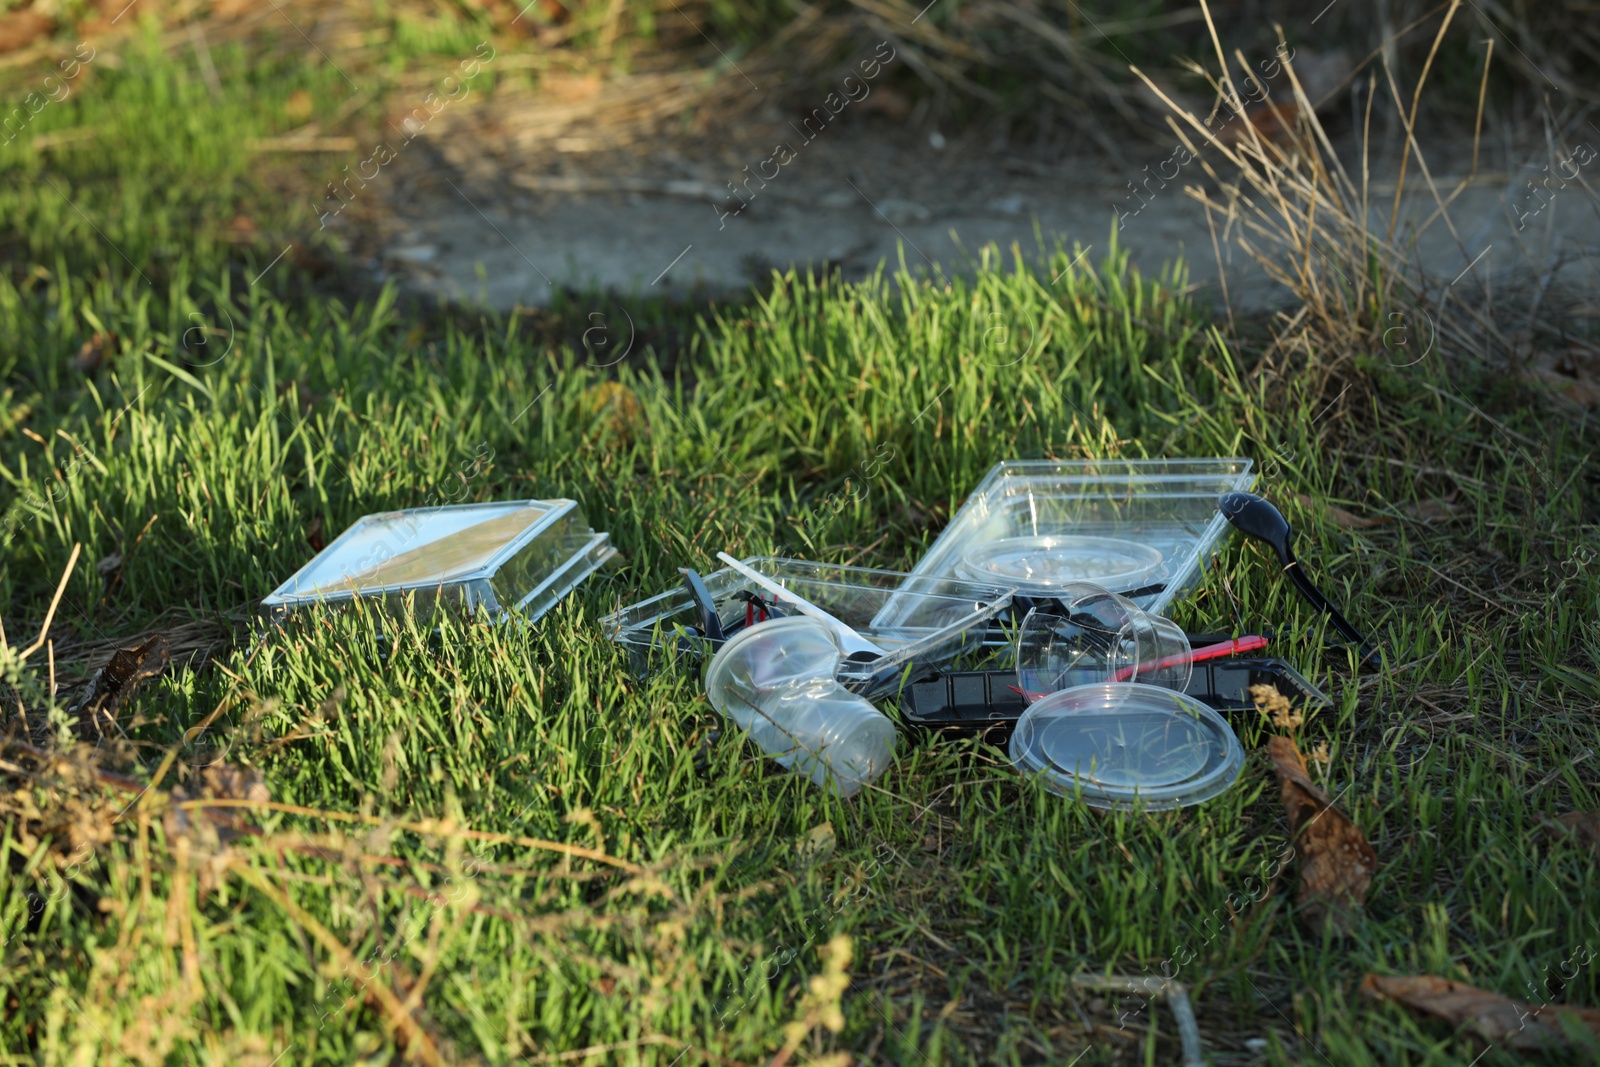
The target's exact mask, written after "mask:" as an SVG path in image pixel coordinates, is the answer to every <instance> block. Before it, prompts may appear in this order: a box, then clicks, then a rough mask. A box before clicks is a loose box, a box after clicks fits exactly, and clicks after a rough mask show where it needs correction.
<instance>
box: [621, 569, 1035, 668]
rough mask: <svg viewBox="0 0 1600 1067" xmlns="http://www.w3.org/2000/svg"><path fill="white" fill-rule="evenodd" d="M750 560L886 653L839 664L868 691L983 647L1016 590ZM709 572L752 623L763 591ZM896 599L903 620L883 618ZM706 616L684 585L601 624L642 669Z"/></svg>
mask: <svg viewBox="0 0 1600 1067" xmlns="http://www.w3.org/2000/svg"><path fill="white" fill-rule="evenodd" d="M742 562H743V563H745V564H746V565H747V566H749V567H751V568H752V569H754V570H755V571H757V572H758V573H760V574H762V575H764V576H765V577H768V578H771V579H772V580H773V581H776V582H777V583H778V584H780V585H782V586H784V587H786V588H789V589H793V590H794V591H795V592H796V593H797V594H799V595H800V596H802V597H804V598H805V599H807V600H809V601H810V602H811V603H813V604H815V605H816V606H817V607H819V608H821V609H822V610H824V611H826V612H828V613H829V614H830V615H832V616H834V617H835V618H837V619H838V620H839V621H840V622H842V623H844V624H845V625H846V626H849V627H851V628H852V629H854V630H856V631H857V632H858V633H860V634H861V636H863V637H865V638H868V639H869V640H871V641H872V642H873V643H874V644H876V645H878V646H879V647H881V648H883V649H884V650H885V655H884V656H882V657H881V658H877V659H872V660H866V661H857V660H843V661H841V662H840V664H839V668H838V674H837V678H838V680H839V681H840V682H841V683H842V684H843V685H845V686H846V687H847V688H849V689H851V690H852V691H854V692H858V693H862V694H864V695H866V696H877V695H880V694H883V693H888V692H893V691H894V690H895V689H897V688H898V687H899V685H900V684H901V680H902V679H903V678H904V677H906V676H907V674H908V673H909V674H911V675H913V676H915V675H916V674H919V673H923V671H924V669H925V668H930V667H937V666H939V665H941V664H944V663H948V662H949V661H950V660H952V659H954V658H956V657H957V656H959V655H961V654H963V653H965V652H971V651H974V650H976V649H978V648H979V647H981V646H982V644H983V642H984V636H985V632H986V630H987V627H988V624H989V621H990V620H991V619H993V618H995V617H996V616H998V615H999V614H1000V613H1001V612H1003V611H1005V610H1006V609H1007V608H1009V607H1010V606H1011V594H1010V593H1009V592H1008V591H1006V590H1004V589H1002V588H997V587H995V586H992V585H984V584H980V583H976V582H969V581H965V580H963V579H960V578H942V577H915V576H913V575H908V574H905V573H902V572H900V571H885V570H874V569H871V568H867V567H845V566H840V565H836V564H828V563H811V562H807V561H806V560H798V559H781V558H773V557H752V558H750V559H746V560H743V561H742ZM704 578H705V585H706V590H707V592H708V593H709V594H710V595H711V599H712V602H713V604H714V605H715V607H716V611H717V615H718V618H719V619H720V621H721V623H722V625H723V627H724V628H725V629H732V628H734V627H737V626H741V625H743V623H744V621H745V619H746V615H747V611H748V610H749V605H748V604H747V602H746V601H745V600H744V599H742V596H741V594H743V593H753V592H758V591H759V590H757V589H756V588H755V585H754V583H752V582H750V581H749V580H748V579H746V578H745V577H743V576H742V575H740V574H738V573H737V572H735V571H734V570H733V569H732V568H731V567H723V568H721V569H720V570H716V571H712V572H711V573H710V574H707V575H705V576H704ZM891 598H894V599H897V600H899V602H900V609H899V610H898V612H897V620H896V622H895V623H894V624H893V625H886V626H876V625H873V622H874V620H875V619H876V618H877V617H878V616H880V615H881V614H882V613H883V609H884V608H885V606H886V605H887V604H888V603H889V601H890V599H891ZM699 618H700V612H699V609H698V607H697V606H696V605H695V602H694V599H693V598H692V597H691V596H690V595H689V593H688V591H687V590H686V589H684V588H683V587H682V586H679V587H677V588H676V589H672V590H669V591H667V592H665V593H662V594H660V595H659V596H654V597H651V598H650V599H648V600H644V601H641V602H639V603H637V604H634V605H632V606H631V607H627V608H623V609H622V610H621V611H618V612H615V613H613V614H611V615H608V616H606V618H604V619H602V620H601V626H602V627H604V629H605V632H606V633H607V635H609V636H610V637H611V638H612V639H613V640H615V641H616V642H618V643H619V644H621V645H623V646H624V647H626V648H628V649H630V650H632V651H633V652H634V653H635V665H636V667H638V669H639V670H640V671H641V673H642V672H644V671H646V670H648V669H649V668H650V666H651V661H652V658H653V656H654V655H655V654H656V653H659V652H661V651H663V650H665V649H669V648H675V647H678V646H679V643H680V638H682V637H683V636H684V635H688V634H690V633H691V630H693V633H694V634H698V629H695V628H696V627H697V626H698V623H699ZM763 625H766V624H763ZM683 646H684V647H686V648H689V649H691V650H694V651H698V650H699V648H700V644H699V643H698V642H697V641H695V640H693V639H691V640H689V641H686V642H683Z"/></svg>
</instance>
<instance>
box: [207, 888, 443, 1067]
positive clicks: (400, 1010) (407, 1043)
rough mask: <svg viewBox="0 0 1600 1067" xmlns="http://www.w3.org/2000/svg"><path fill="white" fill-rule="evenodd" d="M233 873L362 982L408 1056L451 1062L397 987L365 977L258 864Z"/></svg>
mask: <svg viewBox="0 0 1600 1067" xmlns="http://www.w3.org/2000/svg"><path fill="white" fill-rule="evenodd" d="M233 873H234V874H236V875H237V876H238V877H239V878H240V879H241V880H242V881H244V882H247V883H249V884H250V885H251V886H253V887H254V888H255V890H256V892H258V893H260V894H261V895H262V896H264V897H266V898H267V899H268V900H270V901H272V903H274V904H276V905H277V906H278V907H280V908H282V909H283V911H284V912H285V914H287V915H289V916H290V917H291V918H293V919H294V921H295V922H297V923H299V924H300V926H301V927H302V928H303V929H304V930H305V931H306V932H307V933H309V934H310V935H311V936H312V937H313V938H315V939H316V940H317V943H318V944H320V945H321V946H322V947H323V948H324V949H326V950H327V951H328V954H329V955H331V956H332V957H333V958H334V959H335V960H337V961H338V962H339V963H340V964H342V965H343V968H344V970H343V973H345V974H348V975H349V976H350V978H351V980H353V981H354V982H355V983H356V984H357V985H359V986H361V988H362V989H363V990H364V991H365V992H366V993H367V995H368V996H370V997H371V998H372V999H373V1000H375V1001H376V1002H377V1003H378V1005H379V1006H380V1007H381V1008H382V1010H383V1017H384V1026H385V1028H386V1029H388V1030H389V1031H390V1032H391V1033H393V1034H395V1036H396V1038H397V1039H398V1040H399V1041H401V1042H402V1043H403V1045H404V1048H405V1052H406V1056H407V1058H408V1059H412V1060H415V1061H418V1062H420V1063H425V1064H429V1065H430V1067H433V1065H440V1064H444V1063H446V1062H448V1061H446V1060H445V1059H444V1057H443V1056H441V1055H440V1054H439V1047H438V1046H437V1045H436V1044H434V1041H433V1038H432V1037H431V1036H429V1034H428V1032H427V1030H426V1029H425V1028H424V1027H423V1025H422V1024H421V1023H420V1022H419V1021H418V1020H417V1018H416V1016H415V1015H414V1014H413V1013H412V1012H410V1011H408V1010H407V1009H406V1007H405V1005H404V1004H402V1003H401V1002H400V998H399V997H397V996H395V995H394V991H393V990H392V989H390V988H389V987H388V985H386V984H385V983H383V982H380V981H376V980H373V979H368V978H364V977H362V975H361V964H360V961H358V960H357V959H356V958H355V956H354V955H352V954H351V952H350V950H349V949H347V948H345V946H344V942H342V941H340V940H339V939H338V938H337V937H335V936H334V934H333V932H332V931H331V930H329V929H328V928H327V927H326V926H323V925H322V923H320V922H318V921H317V919H316V917H315V916H314V915H311V914H310V913H309V912H307V911H306V910H305V909H304V908H302V907H300V906H299V905H298V904H296V903H295V902H294V900H293V899H292V898H291V897H290V896H289V894H288V893H286V892H284V891H283V890H281V889H279V888H277V887H276V886H274V885H272V884H271V883H270V882H268V881H267V880H266V879H265V878H264V877H262V875H261V872H259V871H257V870H256V869H255V868H254V867H251V866H249V865H248V864H242V863H241V864H234V865H233Z"/></svg>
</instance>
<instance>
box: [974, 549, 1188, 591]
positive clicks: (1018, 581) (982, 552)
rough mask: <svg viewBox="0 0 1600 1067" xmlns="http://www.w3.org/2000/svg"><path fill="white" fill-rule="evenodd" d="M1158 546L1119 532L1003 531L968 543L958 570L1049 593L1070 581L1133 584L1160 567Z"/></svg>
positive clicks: (1110, 585) (1110, 586)
mask: <svg viewBox="0 0 1600 1067" xmlns="http://www.w3.org/2000/svg"><path fill="white" fill-rule="evenodd" d="M1162 558H1163V557H1162V555H1161V550H1160V549H1157V548H1152V547H1151V546H1149V545H1141V544H1140V543H1139V542H1137V541H1128V540H1124V539H1123V538H1120V537H1074V536H1071V535H1057V536H1049V535H1046V536H1042V537H1004V538H1001V539H1000V540H998V541H991V542H989V543H988V544H980V545H977V546H976V547H974V548H972V549H970V550H969V551H968V552H967V554H966V556H965V557H963V559H962V561H961V565H960V568H959V570H960V572H961V574H962V576H963V577H965V578H969V579H971V580H972V581H977V582H993V583H996V584H1003V585H1007V586H1016V588H1017V591H1018V592H1022V593H1044V594H1050V593H1053V592H1055V591H1056V590H1058V589H1060V588H1062V587H1063V586H1066V585H1069V584H1072V583H1075V582H1093V583H1094V584H1096V585H1100V586H1104V587H1106V588H1107V589H1135V588H1137V587H1138V586H1141V585H1143V584H1145V581H1146V579H1148V578H1149V577H1150V576H1151V575H1153V574H1155V573H1156V572H1157V571H1158V570H1160V569H1161V561H1162Z"/></svg>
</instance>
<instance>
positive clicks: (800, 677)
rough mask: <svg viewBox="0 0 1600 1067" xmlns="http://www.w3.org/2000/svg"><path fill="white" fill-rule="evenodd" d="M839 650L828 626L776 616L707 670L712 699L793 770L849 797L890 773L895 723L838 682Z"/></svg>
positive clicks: (735, 641) (737, 640)
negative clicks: (875, 779) (836, 671)
mask: <svg viewBox="0 0 1600 1067" xmlns="http://www.w3.org/2000/svg"><path fill="white" fill-rule="evenodd" d="M839 658H840V654H839V646H838V645H837V644H836V643H835V642H834V639H833V635H832V634H830V633H829V632H828V630H827V628H826V627H824V626H823V625H822V624H821V623H818V622H815V621H814V620H812V619H808V618H804V617H791V618H786V619H774V620H772V621H771V622H764V623H761V624H759V625H757V626H752V627H750V628H748V629H745V630H741V631H740V632H739V633H737V634H735V635H734V636H733V637H732V638H731V639H729V641H728V642H727V643H726V644H725V645H723V646H722V648H721V650H720V651H718V652H717V654H716V656H715V657H713V658H712V660H711V666H710V667H709V668H708V669H707V671H706V695H707V696H709V697H710V698H711V704H712V706H713V707H715V708H716V709H717V710H718V711H719V712H721V713H722V715H723V716H724V717H726V718H727V719H728V720H729V721H730V722H733V723H734V724H735V725H737V726H740V727H742V728H743V729H745V730H746V731H748V732H749V734H750V739H751V740H752V741H754V742H755V743H756V744H757V745H758V746H759V747H760V748H761V750H762V751H763V752H765V753H767V754H768V755H769V756H771V757H773V758H774V759H776V760H777V761H778V762H779V763H781V764H783V765H784V766H785V767H791V768H793V769H794V770H795V771H797V772H798V773H800V774H804V775H806V776H807V777H808V778H810V780H811V782H812V784H814V785H817V786H821V787H823V788H828V783H829V782H830V781H831V782H832V786H833V788H834V790H835V791H836V792H837V793H838V795H840V796H843V797H849V796H853V795H855V794H856V793H857V792H859V791H860V789H861V787H862V786H863V785H865V784H867V783H868V782H870V781H872V780H873V779H874V778H877V777H878V776H879V775H881V774H882V773H883V772H884V771H885V770H887V769H888V767H889V764H890V762H891V761H892V760H893V759H894V740H895V733H894V724H893V723H891V722H890V721H889V720H888V719H887V718H886V717H885V716H884V715H883V713H882V712H880V711H878V709H877V708H875V707H873V706H872V704H871V702H869V701H868V700H866V699H865V698H863V697H860V696H857V695H856V694H854V693H852V692H850V691H849V690H848V689H846V688H845V687H844V686H842V685H840V684H839V683H838V682H836V681H835V680H834V671H835V669H836V668H837V666H838V663H839Z"/></svg>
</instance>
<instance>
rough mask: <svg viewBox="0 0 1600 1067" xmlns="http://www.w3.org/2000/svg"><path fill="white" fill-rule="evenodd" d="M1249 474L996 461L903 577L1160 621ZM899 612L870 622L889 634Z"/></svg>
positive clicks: (895, 607)
mask: <svg viewBox="0 0 1600 1067" xmlns="http://www.w3.org/2000/svg"><path fill="white" fill-rule="evenodd" d="M1252 466H1253V462H1252V461H1251V460H1248V459H1237V458H1216V459H1150V460H1127V459H1092V460H1077V461H1058V460H1008V461H1006V462H1004V463H999V464H996V465H995V466H994V467H993V468H992V469H991V470H990V471H989V473H988V475H986V476H985V477H984V479H983V481H982V482H981V483H980V484H979V485H978V487H977V488H976V489H975V490H973V492H972V494H971V495H970V496H968V497H967V500H966V503H964V504H963V505H962V507H961V509H960V510H959V511H958V512H957V513H956V515H955V517H954V518H952V519H951V520H950V525H949V526H947V527H945V530H944V532H943V533H942V534H940V535H939V538H938V540H936V541H935V542H934V543H933V545H932V547H931V548H929V549H928V552H927V554H926V555H924V556H923V557H922V560H921V562H919V563H918V564H917V566H916V567H915V568H914V569H913V570H912V572H911V573H912V574H913V575H915V576H916V577H918V578H929V577H961V578H965V579H967V580H969V581H972V580H978V581H983V582H988V583H990V584H994V585H998V586H1001V587H1002V588H1012V589H1015V590H1016V592H1017V593H1019V594H1035V595H1044V596H1051V595H1055V594H1056V593H1057V591H1058V590H1059V589H1060V588H1061V587H1062V586H1063V585H1065V584H1067V583H1070V582H1093V583H1095V584H1096V585H1101V586H1105V587H1106V588H1108V589H1110V590H1111V591H1112V592H1114V593H1121V594H1123V595H1124V596H1127V597H1129V598H1130V599H1132V600H1133V601H1134V602H1135V603H1136V604H1138V605H1139V607H1141V608H1143V609H1144V610H1146V611H1149V612H1154V613H1156V614H1165V612H1166V610H1167V609H1168V607H1169V606H1170V605H1171V604H1173V603H1174V602H1175V601H1177V600H1178V599H1179V598H1180V597H1181V596H1183V594H1184V593H1186V592H1187V591H1188V590H1189V589H1190V588H1191V587H1193V585H1194V584H1195V582H1196V581H1197V580H1198V579H1199V576H1200V569H1201V566H1202V564H1203V562H1204V559H1205V556H1206V554H1207V553H1209V552H1210V551H1211V549H1212V548H1213V547H1215V546H1216V544H1217V543H1218V542H1219V541H1220V540H1221V539H1222V537H1223V536H1224V535H1225V534H1226V532H1227V530H1228V524H1227V520H1225V519H1224V518H1223V517H1222V515H1221V513H1220V512H1219V511H1218V510H1217V501H1218V499H1219V498H1220V497H1221V496H1222V494H1223V493H1228V492H1232V491H1234V490H1239V489H1248V488H1250V485H1251V483H1252V482H1253V481H1254V480H1255V476H1254V475H1253V474H1252V473H1251V468H1252ZM905 606H906V604H905V603H904V602H901V601H898V600H895V601H891V602H890V603H889V604H888V605H887V610H886V611H885V612H884V614H883V615H882V616H880V617H878V618H876V619H874V620H873V621H874V623H875V624H876V625H879V626H892V625H894V623H895V621H896V619H897V618H898V613H899V612H900V611H901V610H903V608H904V607H905Z"/></svg>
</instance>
